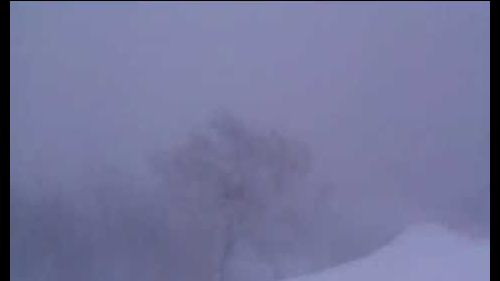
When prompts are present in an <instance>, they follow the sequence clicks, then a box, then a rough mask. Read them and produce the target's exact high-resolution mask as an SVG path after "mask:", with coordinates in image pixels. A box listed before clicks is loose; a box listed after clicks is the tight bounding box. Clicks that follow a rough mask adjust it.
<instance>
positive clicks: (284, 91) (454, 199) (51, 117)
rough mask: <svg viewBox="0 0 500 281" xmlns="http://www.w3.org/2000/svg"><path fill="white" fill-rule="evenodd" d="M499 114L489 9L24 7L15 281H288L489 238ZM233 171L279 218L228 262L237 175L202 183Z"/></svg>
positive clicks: (14, 10)
mask: <svg viewBox="0 0 500 281" xmlns="http://www.w3.org/2000/svg"><path fill="white" fill-rule="evenodd" d="M221 112H225V113H222V114H221ZM489 116H490V15H489V3H488V2H477V3H472V2H470V3H468V2H460V3H458V2H457V3H451V2H447V3H444V2H434V3H382V2H379V3H364V2H357V3H346V2H310V3H305V2H289V3H286V2H272V3H257V2H233V3H223V2H212V3H195V2H185V3H181V2H156V3H153V2H141V3H139V2H121V3H110V2H100V3H78V2H71V3H69V2H68V3H56V2H44V3H34V2H25V3H21V2H12V3H11V6H10V179H11V184H10V193H11V195H10V198H11V206H10V210H11V224H10V237H11V251H10V252H11V253H10V258H11V280H34V279H35V277H36V278H38V279H39V280H161V279H169V280H224V281H233V280H234V281H240V280H247V279H248V278H250V280H278V279H280V278H285V277H290V276H295V275H297V274H299V273H300V272H307V271H313V270H318V269H321V268H325V267H327V266H333V265H336V264H341V263H343V262H346V261H348V260H352V259H356V258H360V257H362V256H363V255H365V254H367V253H369V252H371V251H373V250H375V249H377V248H379V247H381V246H382V245H384V244H385V243H387V242H388V241H390V240H391V239H392V238H393V237H394V236H395V235H396V234H397V233H399V232H400V231H401V230H402V229H403V228H404V226H406V225H409V224H412V223H416V222H422V221H425V222H429V221H432V222H438V223H442V224H444V225H447V226H448V227H450V228H452V229H455V230H457V231H460V232H462V233H467V235H480V236H487V237H489V225H490V224H489V219H490V215H489V208H490V207H489V206H490V205H489V200H490V198H489V191H490V181H489V176H490V166H489V161H490V159H489V153H490V151H489V148H490V143H489V139H490V119H489ZM218 118H219V119H218ZM213 120H215V121H213ZM217 120H219V121H220V120H222V122H221V123H218V124H219V125H217V126H219V127H217V126H216V127H215V130H216V133H215V137H217V136H220V140H218V139H215V140H212V139H211V138H210V137H206V138H205V137H199V138H201V144H199V145H198V144H197V142H196V141H197V140H200V139H199V138H198V139H197V137H196V136H199V135H202V136H211V135H210V134H211V133H210V130H211V129H210V128H212V127H210V126H211V125H210V124H213V122H215V123H217ZM224 120H225V121H224ZM211 122H212V123H211ZM212 129H213V128H212ZM217 130H219V131H217ZM225 130H226V131H228V132H232V133H230V134H229V133H228V134H229V136H230V137H226V135H227V134H226V133H224V132H226V131H225ZM234 132H236V133H234ZM270 132H274V133H270ZM204 134H205V135H204ZM226 140H227V141H228V143H229V145H224V143H225V141H226ZM230 145H234V146H235V147H236V148H235V149H236V150H237V151H240V150H238V149H240V148H239V147H241V150H242V151H243V152H241V153H240V152H238V154H237V155H238V157H239V158H237V160H234V161H236V162H234V163H233V162H230V161H229V160H221V159H226V158H224V157H226V156H225V155H226V154H225V153H229V154H228V155H232V154H231V153H232V152H224V151H225V150H224V148H227V147H229V146H230ZM214 147H215V148H214ZM280 147H287V149H288V148H289V149H288V150H286V149H285V150H281V149H280ZM219 148H221V149H222V150H224V151H222V150H221V151H222V152H221V151H219V150H218V149H219ZM247 148H248V150H245V149H247ZM228 149H229V148H228ZM176 153H177V154H178V155H179V156H178V158H179V159H188V160H186V161H187V162H186V163H187V164H182V165H184V166H182V167H184V168H180V167H181V166H179V165H180V164H169V163H171V159H170V158H172V157H174V156H172V155H177V154H176ZM200 155H206V157H207V159H211V160H210V161H213V162H207V163H209V164H206V165H205V164H204V165H205V166H203V165H201V164H200V163H201V162H196V161H195V160H192V159H198V158H199V157H201V156H200ZM272 155H275V156H272ZM176 157H177V156H176ZM203 157H205V156H203ZM228 157H229V156H228ZM174 158H175V157H174ZM189 159H191V160H189ZM203 159H205V158H203ZM228 159H229V158H228ZM231 159H232V158H231ZM235 159H236V158H235ZM169 161H170V162H169ZM172 161H173V160H172ZM179 161H180V160H179ZM182 161H184V160H182ZM189 161H194V162H189ZM200 161H201V160H200ZM207 161H208V160H207ZM228 161H229V162H228ZM231 161H232V160H231ZM174 162H175V161H174ZM175 163H177V162H175ZM183 163H184V162H183ZM189 163H191V164H189ZM203 163H205V162H203ZM231 163H232V164H231ZM199 164H200V165H201V166H198V165H199ZM292 164H293V165H292ZM175 165H177V166H175ZM218 165H221V167H226V166H229V167H230V168H231V167H233V166H234V167H236V168H235V169H236V172H233V175H236V174H237V175H238V176H241V177H243V178H245V179H247V182H246V184H247V185H246V186H247V187H245V188H249V190H251V192H250V193H251V194H253V193H252V192H254V193H255V194H254V195H255V196H256V197H255V198H259V199H258V200H257V199H255V200H257V201H258V202H259V203H258V204H263V205H262V206H265V207H262V209H259V208H260V207H255V206H261V205H258V204H257V203H255V204H257V205H255V206H254V205H252V206H253V207H252V209H251V208H250V207H241V210H252V211H245V212H242V213H241V214H243V213H244V214H245V216H246V215H248V221H245V222H244V223H241V225H242V226H241V227H242V229H243V230H238V231H239V232H238V231H235V232H234V233H240V234H234V237H236V238H235V239H236V240H238V239H240V238H241V239H242V240H245V239H246V240H245V241H247V242H234V243H231V245H232V246H234V247H233V248H234V249H232V250H228V251H229V252H228V253H229V254H228V255H229V256H228V257H226V255H225V254H222V252H221V251H223V250H221V249H222V248H224V247H222V246H221V247H222V248H221V247H219V246H218V245H219V244H220V245H226V246H227V244H224V243H227V241H228V239H229V238H225V237H226V236H228V237H230V236H231V235H229V234H227V233H222V234H220V233H219V232H218V231H223V230H221V229H225V228H224V227H221V226H220V225H219V223H221V222H219V221H220V220H222V221H225V220H224V219H223V218H226V217H225V214H226V213H225V211H221V212H223V213H224V215H221V214H222V213H220V214H219V213H217V212H218V211H217V212H216V211H214V212H213V214H212V212H210V211H206V210H216V209H217V208H216V207H217V206H220V204H219V203H220V202H218V201H216V200H215V199H213V198H212V196H213V194H212V193H211V192H212V190H218V188H219V186H224V184H222V181H223V180H225V179H226V178H225V177H223V176H222V175H224V176H225V175H226V174H227V173H226V172H224V173H226V174H213V175H212V174H210V172H196V173H195V172H194V170H196V169H201V170H203V171H208V170H209V169H211V167H214V166H217V167H218ZM231 165H233V166H231ZM245 167H246V168H245ZM262 167H268V168H262ZM254 168H255V171H257V170H259V169H262V170H263V172H262V173H264V174H266V173H269V174H272V175H273V177H274V174H273V173H274V171H276V173H277V174H276V175H278V176H276V177H278V178H279V180H280V181H279V183H274V181H273V184H271V183H269V186H270V187H269V190H271V189H272V188H274V187H276V188H278V187H283V189H284V191H280V192H282V193H276V194H274V193H273V194H274V195H272V194H271V195H269V194H270V193H269V194H268V193H266V192H268V191H267V189H266V188H264V186H267V185H266V184H268V181H270V180H269V179H270V177H271V176H269V178H266V176H264V174H262V175H261V174H259V173H260V172H252V171H254V170H252V169H254ZM302 168H303V169H302ZM238 169H239V170H238ZM266 169H267V170H266ZM299 170H300V171H299ZM196 171H198V170H196ZM259 171H260V170H259ZM191 172H192V173H195V174H190V173H191ZM199 173H201V174H203V175H205V174H206V178H202V179H199V180H198V182H196V183H195V184H194V183H193V186H195V187H193V188H192V189H190V192H191V193H192V194H191V195H189V196H190V197H189V196H188V195H186V196H188V197H189V198H191V199H192V198H197V199H196V200H201V201H192V202H191V201H189V202H191V203H180V202H184V201H182V200H180V199H179V198H180V197H176V196H180V195H178V193H177V191H176V190H180V191H183V190H184V189H186V188H184V186H187V185H190V186H191V181H190V180H192V179H193V177H197V176H198V175H199ZM214 173H215V172H214ZM229 174H231V172H229ZM169 175H170V176H169ZM172 175H183V176H184V178H183V177H182V176H179V179H177V178H176V176H172ZM190 175H191V176H190ZM266 175H267V174H266ZM212 176H216V177H217V179H216V180H214V181H212V180H210V183H208V178H210V179H212ZM174 178H176V180H175V181H174V180H173V179H174ZM273 179H274V178H273ZM250 180H251V181H252V183H254V180H255V182H257V183H258V184H255V185H252V184H250V183H249V182H250ZM188 182H189V184H188ZM224 183H225V181H224ZM225 184H226V186H231V184H229V183H225ZM256 186H258V187H260V189H259V188H257V187H256ZM209 187H210V188H209ZM271 187H272V188H271ZM231 188H232V187H231ZM207 190H208V191H207ZM245 190H247V189H245ZM273 190H274V189H273ZM280 190H281V189H280ZM221 192H223V191H221ZM224 192H225V191H224ZM245 192H246V191H245ZM214 194H215V193H214ZM217 194H218V193H217ZM266 194H268V195H266ZM182 196H184V195H182ZM259 196H260V197H259ZM198 198H199V199H198ZM208 198H210V199H208ZM231 198H233V197H231ZM252 198H253V197H252ZM191 199H190V200H191ZM212 199H213V200H212ZM193 200H194V199H193ZM210 200H212V201H210ZM231 200H233V199H231ZM315 200H319V201H315ZM233 201H234V200H233ZM233 201H230V202H233ZM257 201H255V202H257ZM195 202H198V203H199V202H203V204H207V206H212V207H210V208H211V209H206V210H205V209H201V208H200V209H196V208H197V207H196V206H199V205H197V204H198V203H195ZM234 202H236V201H234ZM245 202H246V201H245ZM249 202H250V201H249ZM252 202H253V201H252ZM253 203H254V202H253ZM253 203H252V204H253ZM199 204H201V203H199ZM211 204H212V205H211ZM248 204H250V203H248ZM183 206H192V207H193V208H195V209H194V210H191V209H190V210H189V211H182V210H184V209H183V208H184V207H183ZM214 206H215V207H214ZM224 206H225V205H224ZM231 206H233V205H231ZM245 206H247V205H245ZM207 208H208V207H207ZM224 208H226V207H224ZM235 208H236V207H234V208H233V207H228V210H235ZM287 208H288V209H287ZM217 210H218V209H217ZM224 210H226V209H224ZM238 210H240V207H239V205H238ZM256 210H259V211H260V212H262V214H260V213H259V214H260V215H257V211H256ZM265 210H269V211H265ZM273 210H274V211H273ZM280 210H286V211H283V212H285V213H287V214H288V212H289V213H290V214H293V215H291V216H292V217H293V218H294V220H293V221H295V223H293V222H291V223H284V225H285V226H283V227H281V226H278V225H280V223H281V220H279V219H275V215H274V213H273V212H275V213H276V217H279V216H280V215H279V214H278V213H279V212H281V211H280ZM238 212H239V211H238ZM188 214H189V215H188ZM193 214H194V215H193ZM201 214H202V215H203V216H202V215H201ZM238 214H240V213H238ZM204 216H205V217H204ZM195 217H196V219H195ZM254 217H256V218H254ZM181 218H182V219H181ZM200 218H201V219H200ZM250 218H253V219H250ZM178 220H179V221H184V222H183V223H181V222H177V221H178ZM236 221H238V222H241V220H236ZM180 224H182V225H183V226H182V227H180ZM236 224H238V223H236ZM238 225H239V224H238ZM243 225H245V226H243ZM245 227H247V228H245ZM287 227H292V228H293V227H296V229H298V230H290V229H292V228H287ZM274 228H276V229H274ZM200 229H201V230H203V231H201V230H200ZM249 229H251V230H249ZM293 229H295V228H293ZM231 233H233V232H231ZM225 235H226V236H225ZM234 237H233V238H234ZM242 237H247V238H245V239H243V238H242ZM273 237H274V238H273ZM212 239H214V240H212ZM229 240H231V239H229ZM214 241H216V242H214ZM231 241H232V240H231ZM238 241H239V240H238ZM248 241H250V242H248ZM263 241H266V242H265V243H264V242H263ZM218 243H219V244H218ZM233 244H234V245H233ZM214 245H215V246H214ZM252 245H253V246H252ZM255 245H257V246H255ZM240 248H241V249H243V250H241V249H240ZM224 249H225V248H224ZM238 249H240V250H238ZM255 249H260V250H255ZM224 251H225V250H224ZM238 251H240V252H241V253H250V252H251V253H254V252H259V251H260V252H259V253H261V254H259V255H260V256H259V255H257V254H255V255H256V256H259V257H260V258H259V257H253V256H252V258H249V257H248V256H250V254H247V255H246V256H245V254H241V255H240V256H238V255H239V254H236V252H238ZM224 253H225V252H224ZM252 255H254V254H252ZM241 256H245V257H243V258H242V257H241ZM263 257H265V258H263ZM245 259H247V260H248V262H247V263H248V264H249V265H245V266H246V267H245V268H247V269H246V270H247V271H248V272H249V273H244V272H247V271H244V270H238V266H241V262H240V263H238V262H239V261H241V260H245ZM221 260H223V261H224V262H221ZM226 260H228V261H229V262H226ZM231 262H232V263H233V265H231V264H232V263H231ZM234 263H238V264H239V265H234ZM263 267H265V268H266V269H262V268H263ZM221 268H222V269H221ZM231 268H232V269H233V270H232V271H236V272H237V273H236V274H235V273H234V272H233V273H227V272H230V271H231ZM234 268H236V269H234ZM268 271H270V272H272V273H269V274H268V275H269V276H271V277H265V276H268V275H265V274H267V273H265V274H264V273H263V272H268ZM259 274H260V275H259ZM250 276H253V277H254V276H260V277H258V278H257V279H256V278H255V277H254V278H253V279H252V277H250ZM245 278H247V279H245ZM266 278H268V279H266Z"/></svg>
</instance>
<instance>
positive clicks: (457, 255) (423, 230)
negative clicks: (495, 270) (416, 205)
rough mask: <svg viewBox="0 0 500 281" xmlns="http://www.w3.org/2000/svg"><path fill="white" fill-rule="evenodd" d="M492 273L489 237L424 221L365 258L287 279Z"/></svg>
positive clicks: (382, 280) (466, 278)
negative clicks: (476, 237) (480, 237)
mask: <svg viewBox="0 0 500 281" xmlns="http://www.w3.org/2000/svg"><path fill="white" fill-rule="evenodd" d="M489 272H490V242H489V240H474V239H472V238H468V237H465V236H460V235H459V234H456V233H454V232H452V231H450V230H448V229H446V228H444V227H441V226H438V225H430V224H423V225H417V226H413V227H410V228H408V229H407V230H406V231H405V232H403V233H402V234H401V235H400V236H399V237H398V238H396V239H395V240H394V241H393V242H392V243H390V244H389V245H387V246H386V247H384V248H382V249H381V250H379V251H377V252H376V253H374V254H372V255H370V256H368V257H366V258H364V259H359V260H356V261H353V262H350V263H347V264H344V265H341V266H338V267H335V268H332V269H329V270H326V271H324V272H321V273H317V274H312V275H308V276H302V277H298V278H294V279H288V280H287V281H365V280H371V281H442V280H453V281H486V280H490V274H489Z"/></svg>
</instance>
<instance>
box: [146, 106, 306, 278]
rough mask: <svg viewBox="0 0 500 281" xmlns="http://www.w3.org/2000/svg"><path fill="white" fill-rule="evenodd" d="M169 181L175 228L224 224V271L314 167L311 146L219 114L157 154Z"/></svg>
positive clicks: (221, 252) (221, 229)
mask: <svg viewBox="0 0 500 281" xmlns="http://www.w3.org/2000/svg"><path fill="white" fill-rule="evenodd" d="M155 163H156V165H155V167H156V169H157V170H158V171H160V172H161V175H162V176H163V179H164V180H165V183H166V189H167V191H168V192H167V194H168V203H167V204H168V206H169V211H168V213H169V224H170V225H171V226H172V228H174V229H175V228H182V226H183V225H184V226H188V225H198V226H206V227H207V228H217V229H218V230H219V234H220V237H222V238H221V239H222V241H220V244H219V245H220V247H219V249H216V251H219V254H218V256H219V262H217V263H218V266H217V267H218V269H215V272H216V273H215V276H219V277H213V278H214V279H219V280H225V279H224V271H225V269H226V265H227V262H228V259H229V258H230V255H231V254H232V252H233V250H234V246H235V244H236V242H237V240H238V239H239V238H240V237H241V236H242V235H243V234H244V233H245V232H246V231H248V229H250V228H252V227H258V226H257V225H258V222H259V221H260V219H261V218H262V217H264V216H266V215H268V214H269V213H270V210H271V209H272V208H273V207H277V203H276V202H280V201H283V200H281V198H282V197H284V196H285V195H286V191H287V189H288V188H289V187H290V186H292V185H293V183H294V182H296V181H297V180H298V179H300V178H302V177H304V176H305V175H306V173H307V172H308V169H309V154H308V150H307V149H306V147H305V146H304V145H303V144H301V143H299V142H294V141H292V140H289V139H287V138H285V137H283V136H281V135H279V134H278V133H276V132H272V133H267V134H266V133H258V132H255V131H252V130H250V129H249V128H247V127H246V126H245V124H243V123H242V122H241V121H240V120H238V119H236V118H235V117H234V116H232V115H231V114H227V113H221V114H217V115H216V116H215V117H214V118H213V119H212V120H211V122H210V123H209V126H208V128H207V129H206V131H204V132H201V133H196V134H192V135H191V136H190V137H189V138H188V139H187V141H186V142H185V143H182V144H181V145H179V146H177V147H174V149H173V150H171V151H170V152H169V153H167V154H165V155H163V156H162V157H157V161H156V162H155Z"/></svg>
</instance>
